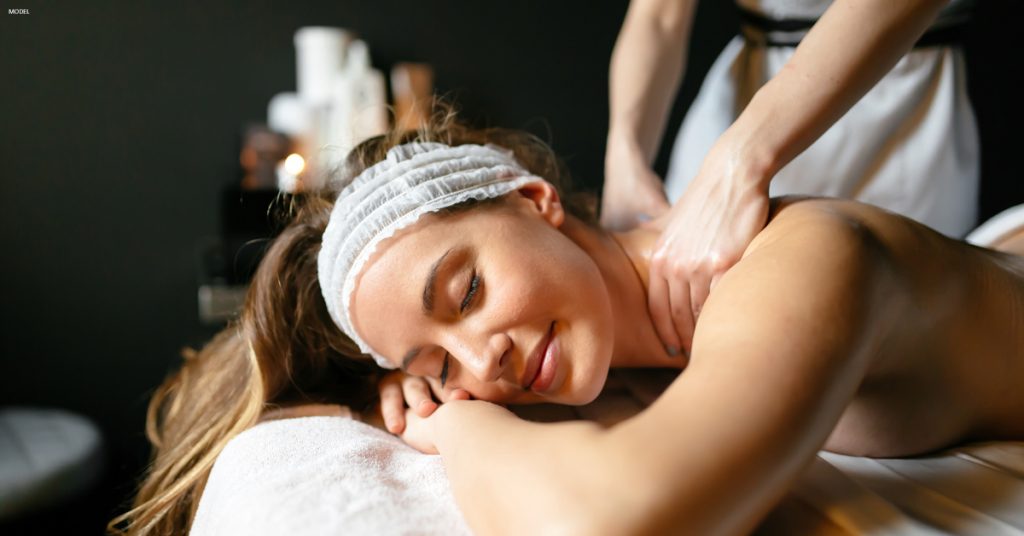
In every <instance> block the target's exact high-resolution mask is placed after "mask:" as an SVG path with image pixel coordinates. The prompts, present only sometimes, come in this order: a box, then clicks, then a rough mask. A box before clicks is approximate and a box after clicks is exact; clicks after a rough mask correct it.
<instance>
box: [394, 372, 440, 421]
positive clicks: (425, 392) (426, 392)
mask: <svg viewBox="0 0 1024 536" xmlns="http://www.w3.org/2000/svg"><path fill="white" fill-rule="evenodd" d="M402 395H403V396H404V397H405V402H406V403H407V404H409V408H411V409H412V410H413V411H415V412H416V414H417V415H419V416H420V417H429V416H430V414H431V413H433V412H434V410H435V409H437V403H436V402H434V400H433V399H432V398H431V397H430V387H429V386H428V385H427V382H426V380H424V379H423V378H419V377H416V376H406V377H405V378H403V379H402Z"/></svg>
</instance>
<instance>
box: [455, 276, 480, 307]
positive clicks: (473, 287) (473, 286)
mask: <svg viewBox="0 0 1024 536" xmlns="http://www.w3.org/2000/svg"><path fill="white" fill-rule="evenodd" d="M478 288H480V276H478V275H476V272H473V277H472V278H471V279H470V280H469V290H467V291H466V297H465V298H463V299H462V305H461V306H460V307H459V311H460V312H463V313H464V312H466V308H467V307H469V304H470V302H471V301H473V296H476V291H477V289H478Z"/></svg>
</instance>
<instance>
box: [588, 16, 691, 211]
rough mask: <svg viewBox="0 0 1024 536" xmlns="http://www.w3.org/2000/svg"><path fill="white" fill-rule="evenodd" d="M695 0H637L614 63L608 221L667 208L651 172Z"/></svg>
mask: <svg viewBox="0 0 1024 536" xmlns="http://www.w3.org/2000/svg"><path fill="white" fill-rule="evenodd" d="M696 4H697V2H696V0H633V1H632V2H630V4H629V10H628V11H627V12H626V19H625V21H624V22H623V23H622V29H621V30H620V31H619V36H618V39H617V40H616V42H615V49H614V50H613V51H612V58H611V65H610V67H609V80H608V92H609V128H608V139H607V146H606V152H605V183H604V184H605V189H604V197H603V207H602V214H601V217H602V223H603V224H604V225H605V226H606V227H612V228H626V227H630V226H632V225H633V224H634V222H635V215H636V213H638V212H645V213H647V215H648V216H657V215H658V214H660V213H662V212H665V211H667V210H668V207H669V205H668V201H667V200H666V199H665V194H664V193H663V187H662V183H661V180H660V179H659V178H658V177H657V176H656V175H655V174H654V172H653V171H652V170H651V163H652V161H653V160H654V157H655V154H656V153H657V150H658V146H659V144H660V142H661V136H662V134H663V132H664V130H665V124H666V121H667V119H668V113H669V110H670V109H671V107H672V103H673V101H674V100H675V95H676V92H677V90H678V89H679V83H680V81H681V80H682V77H683V73H684V72H685V66H686V57H687V46H688V44H689V40H690V29H691V28H692V25H693V24H692V23H693V14H694V11H695V8H696Z"/></svg>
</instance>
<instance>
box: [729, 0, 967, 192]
mask: <svg viewBox="0 0 1024 536" xmlns="http://www.w3.org/2000/svg"><path fill="white" fill-rule="evenodd" d="M947 3H948V2H947V0H836V2H834V3H833V4H832V5H831V6H830V7H829V8H828V10H826V11H825V13H824V15H822V17H821V19H820V20H819V21H818V22H817V23H816V24H815V25H814V26H813V27H812V28H811V30H810V31H809V32H808V34H807V36H805V37H804V39H803V40H802V41H801V42H800V45H799V46H798V47H797V48H796V51H795V52H794V53H793V56H792V57H791V58H790V60H789V61H788V62H786V64H785V65H784V66H783V67H782V70H780V71H779V72H778V74H776V75H775V76H774V77H772V79H771V80H769V81H768V83H766V84H765V85H764V86H763V87H762V88H761V89H760V90H759V91H757V93H756V94H755V95H754V97H753V98H752V99H751V101H750V103H749V104H748V105H747V107H746V108H745V109H744V110H743V112H742V113H741V114H740V116H739V118H738V119H737V120H736V122H735V123H734V124H733V126H732V127H731V129H730V130H731V131H733V132H732V133H731V135H733V136H735V137H736V138H737V142H738V143H740V144H742V145H744V146H745V147H746V148H747V150H748V160H749V161H750V162H751V163H752V166H751V167H752V171H753V173H752V177H751V178H752V179H754V180H756V181H758V182H759V183H760V185H761V186H762V187H763V188H764V189H767V185H768V183H769V182H770V181H771V178H772V177H773V176H774V175H775V173H776V172H778V170H779V169H781V168H782V167H783V166H785V165H786V164H788V163H789V162H790V161H791V160H793V158H795V157H796V156H797V155H799V154H800V153H801V152H803V151H804V149H806V148H807V147H808V146H810V145H811V144H812V143H814V141H815V140H817V139H818V137H820V136H821V135H822V134H823V133H824V132H825V131H826V130H828V128H829V127H831V126H832V124H834V123H835V122H836V121H838V120H839V118H840V117H842V116H843V115H844V114H845V113H846V112H847V111H848V110H849V109H850V108H851V107H853V105H854V104H856V102H857V101H858V100H860V98H861V97H862V96H864V94H865V93H867V92H868V90H870V89H871V88H872V87H873V86H874V85H875V84H876V83H877V82H878V81H879V80H880V79H881V78H882V77H883V76H885V74H886V73H887V72H888V71H889V70H890V69H892V67H893V66H894V65H895V64H896V62H897V61H898V60H899V59H900V58H901V57H903V55H905V54H906V53H907V52H908V51H909V50H910V49H911V47H912V46H913V44H914V42H915V41H917V40H918V39H919V38H920V37H921V35H922V34H924V32H925V30H926V29H927V28H928V26H929V25H930V24H931V23H932V21H934V20H935V17H936V16H937V15H938V13H939V11H940V10H941V9H942V8H943V6H945V5H946V4H947Z"/></svg>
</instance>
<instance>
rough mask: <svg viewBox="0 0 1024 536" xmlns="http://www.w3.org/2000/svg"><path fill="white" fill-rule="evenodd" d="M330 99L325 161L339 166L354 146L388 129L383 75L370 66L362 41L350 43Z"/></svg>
mask: <svg viewBox="0 0 1024 536" xmlns="http://www.w3.org/2000/svg"><path fill="white" fill-rule="evenodd" d="M332 97H333V98H332V100H331V113H330V127H329V132H330V145H331V147H330V156H329V158H328V159H329V160H330V161H331V162H333V163H340V162H341V161H343V160H344V158H345V156H346V155H347V154H348V152H349V151H350V150H352V148H353V147H355V146H356V145H358V144H359V143H361V142H362V141H364V140H366V139H367V138H370V137H373V136H377V135H380V134H384V133H385V132H387V130H388V107H387V94H386V89H385V86H384V75H383V73H381V72H380V71H378V70H376V69H374V68H373V67H372V66H371V64H370V51H369V48H368V47H367V46H366V43H365V42H363V41H359V40H356V41H352V42H351V43H350V44H349V46H348V49H347V54H346V58H345V66H344V68H343V69H342V70H341V72H340V73H338V74H337V75H335V77H334V85H333V88H332Z"/></svg>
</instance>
